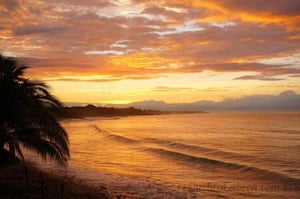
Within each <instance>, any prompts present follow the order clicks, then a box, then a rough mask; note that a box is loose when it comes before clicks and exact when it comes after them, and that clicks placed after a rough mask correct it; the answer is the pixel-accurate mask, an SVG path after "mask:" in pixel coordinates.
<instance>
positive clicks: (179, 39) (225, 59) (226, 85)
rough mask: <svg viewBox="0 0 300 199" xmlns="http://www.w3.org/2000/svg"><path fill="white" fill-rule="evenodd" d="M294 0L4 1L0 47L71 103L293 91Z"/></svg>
mask: <svg viewBox="0 0 300 199" xmlns="http://www.w3.org/2000/svg"><path fill="white" fill-rule="evenodd" d="M299 10H300V3H299V1H284V0H276V1H275V0H271V1H260V0H252V1H244V2H243V4H241V3H240V1H238V0H231V1H222V0H206V1H197V0H186V1H182V0H168V1H165V0H157V1H147V0H126V1H123V0H122V1H121V0H103V1H97V0H87V1H80V0H67V1H42V0H35V1H33V0H29V1H21V0H3V1H2V3H1V4H0V53H2V54H4V55H5V56H14V57H22V58H23V59H24V60H25V61H26V63H28V64H29V65H31V66H32V67H33V68H32V69H30V72H31V73H30V77H31V78H40V79H43V80H45V81H46V82H47V83H48V84H50V86H52V88H53V91H54V92H55V93H56V95H57V96H58V97H60V98H61V100H63V101H69V102H71V101H72V102H91V103H101V102H103V103H112V102H118V103H121V102H122V103H125V102H133V101H141V100H149V99H153V100H164V101H166V102H192V101H198V100H213V101H220V100H223V99H225V98H228V97H239V96H242V95H252V94H278V93H280V92H281V91H283V90H284V89H286V88H290V89H292V90H294V91H296V92H300V88H299V87H297V86H295V85H299V84H300V78H299V75H300V68H299V64H300V63H299V60H300V57H299V53H300V48H299V43H300V37H299V35H300V33H299V32H300V28H299V27H300V26H299V21H300V12H299Z"/></svg>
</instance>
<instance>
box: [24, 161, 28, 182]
mask: <svg viewBox="0 0 300 199" xmlns="http://www.w3.org/2000/svg"><path fill="white" fill-rule="evenodd" d="M24 172H25V180H26V185H27V186H29V179H28V169H27V166H25V168H24Z"/></svg>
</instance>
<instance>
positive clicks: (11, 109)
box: [0, 55, 69, 165]
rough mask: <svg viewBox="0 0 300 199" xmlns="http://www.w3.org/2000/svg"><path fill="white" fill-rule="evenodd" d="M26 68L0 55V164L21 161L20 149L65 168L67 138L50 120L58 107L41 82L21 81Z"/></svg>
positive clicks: (53, 121)
mask: <svg viewBox="0 0 300 199" xmlns="http://www.w3.org/2000/svg"><path fill="white" fill-rule="evenodd" d="M27 68H28V67H27V66H26V65H24V64H23V62H22V61H18V60H16V59H13V58H8V57H4V56H2V55H0V93H1V98H0V100H1V101H0V164H1V163H2V164H3V163H5V162H7V161H17V160H20V159H21V160H24V156H23V153H22V148H23V147H24V148H28V149H30V150H31V151H33V152H36V153H37V154H39V155H40V156H41V157H42V158H44V159H53V160H55V161H56V162H57V163H59V164H61V165H66V163H67V160H68V159H69V146H68V144H69V141H68V135H67V133H66V131H65V130H64V129H63V128H62V127H61V126H60V124H59V123H58V122H57V121H56V120H55V118H54V117H53V116H52V113H53V111H54V110H59V108H60V107H61V103H60V102H59V101H58V100H57V99H56V98H55V97H53V96H52V95H51V94H50V93H49V92H48V90H47V89H48V87H47V86H46V85H45V84H44V83H43V82H39V81H32V80H30V79H26V78H25V77H24V72H25V70H26V69H27Z"/></svg>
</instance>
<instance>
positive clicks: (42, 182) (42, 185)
mask: <svg viewBox="0 0 300 199" xmlns="http://www.w3.org/2000/svg"><path fill="white" fill-rule="evenodd" d="M40 179H41V193H42V199H45V192H44V179H43V174H42V173H40Z"/></svg>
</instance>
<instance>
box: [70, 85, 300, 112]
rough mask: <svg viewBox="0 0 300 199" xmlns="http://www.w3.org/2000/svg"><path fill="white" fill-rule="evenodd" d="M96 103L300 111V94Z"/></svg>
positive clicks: (173, 108) (164, 108)
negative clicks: (179, 101) (183, 100)
mask: <svg viewBox="0 0 300 199" xmlns="http://www.w3.org/2000/svg"><path fill="white" fill-rule="evenodd" d="M69 105H70V104H69ZM76 105H78V104H76ZM82 105H83V104H82ZM85 105H86V104H85ZM95 105H97V106H106V107H116V108H125V107H135V108H138V109H148V110H149V109H150V110H161V111H208V112H210V111H300V94H296V93H295V92H294V91H290V90H287V91H284V92H282V93H280V94H279V95H251V96H244V97H242V98H238V99H231V98H228V99H225V100H224V101H221V102H214V101H197V102H192V103H166V102H164V101H156V100H149V101H141V102H134V103H130V104H105V105H103V104H95Z"/></svg>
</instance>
